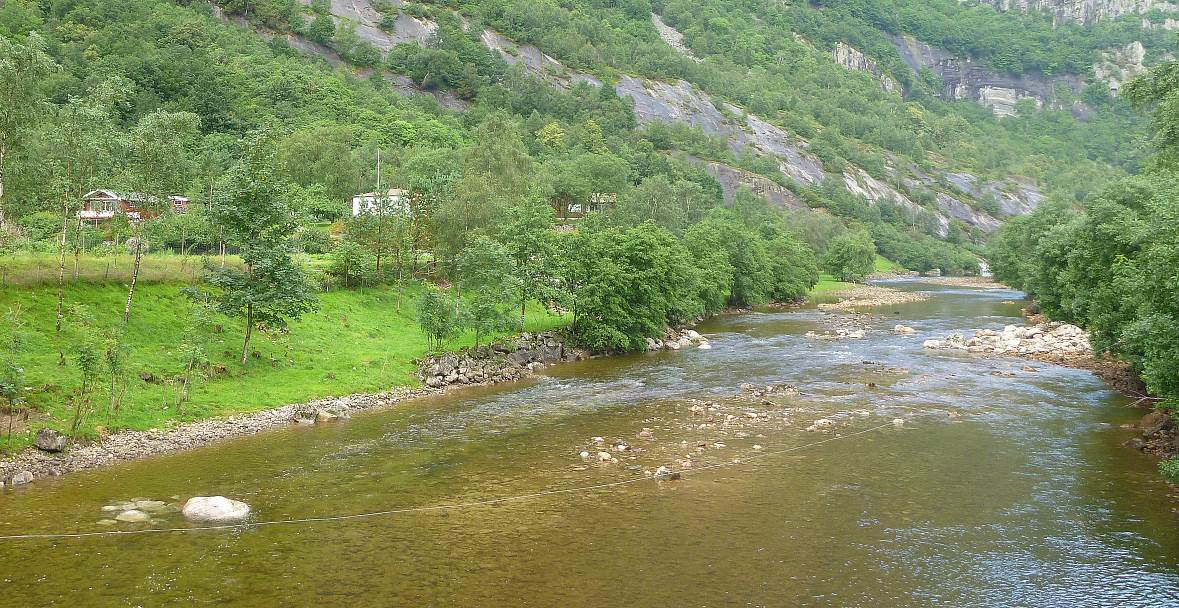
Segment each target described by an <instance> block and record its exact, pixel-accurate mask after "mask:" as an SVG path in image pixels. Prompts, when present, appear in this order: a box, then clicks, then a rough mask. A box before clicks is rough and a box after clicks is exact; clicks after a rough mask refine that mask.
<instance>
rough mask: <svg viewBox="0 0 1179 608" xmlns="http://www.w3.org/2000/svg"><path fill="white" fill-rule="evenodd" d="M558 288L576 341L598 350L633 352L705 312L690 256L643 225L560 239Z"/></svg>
mask: <svg viewBox="0 0 1179 608" xmlns="http://www.w3.org/2000/svg"><path fill="white" fill-rule="evenodd" d="M562 245H563V248H562V256H561V257H562V272H561V277H562V278H561V282H562V287H563V289H565V290H566V291H567V292H568V296H567V297H568V302H569V306H570V307H571V308H572V310H573V323H572V331H573V333H574V337H575V339H576V340H577V341H578V342H579V343H581V344H584V345H586V346H588V347H590V348H594V349H599V350H618V351H628V350H639V349H642V348H644V347H645V344H646V338H655V337H660V336H663V335H664V333H665V332H666V331H667V326H668V325H669V324H675V323H679V322H681V321H684V320H686V319H690V318H694V317H695V316H697V315H699V314H701V313H702V312H704V308H703V304H702V303H701V301H700V300H699V299H698V297H697V294H698V293H699V286H698V284H697V281H698V274H697V272H696V270H695V267H694V265H693V263H692V256H691V254H690V253H689V252H688V251H687V249H685V248H684V246H683V245H682V244H681V243H680V242H679V241H678V240H676V239H675V237H674V236H672V235H671V234H670V233H669V232H667V231H666V230H664V229H663V228H660V227H658V226H656V225H655V224H654V223H652V222H647V223H645V224H642V225H640V226H637V227H634V228H630V229H627V230H623V229H620V228H617V227H609V228H600V227H593V226H581V227H579V229H578V230H577V231H576V232H573V233H570V234H565V235H563V236H562Z"/></svg>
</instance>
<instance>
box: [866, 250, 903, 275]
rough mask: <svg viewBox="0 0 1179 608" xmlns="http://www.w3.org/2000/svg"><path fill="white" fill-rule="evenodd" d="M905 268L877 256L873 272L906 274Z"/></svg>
mask: <svg viewBox="0 0 1179 608" xmlns="http://www.w3.org/2000/svg"><path fill="white" fill-rule="evenodd" d="M904 271H905V267H904V266H901V265H900V264H897V263H896V262H894V261H892V260H890V259H888V258H886V257H884V256H882V255H880V254H876V261H875V262H874V265H873V269H872V272H904Z"/></svg>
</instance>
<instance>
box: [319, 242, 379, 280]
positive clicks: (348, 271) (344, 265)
mask: <svg viewBox="0 0 1179 608" xmlns="http://www.w3.org/2000/svg"><path fill="white" fill-rule="evenodd" d="M327 272H328V274H329V275H331V276H333V277H336V278H338V279H340V280H341V281H343V282H344V287H347V288H351V287H353V286H357V285H364V284H365V283H367V282H368V280H369V279H370V278H371V276H372V266H371V265H370V264H369V256H368V254H366V253H365V251H364V248H363V247H361V246H360V245H359V244H358V243H357V242H356V241H353V240H352V239H344V240H342V241H340V243H339V244H338V245H336V249H335V250H334V251H332V261H331V265H330V266H328V270H327Z"/></svg>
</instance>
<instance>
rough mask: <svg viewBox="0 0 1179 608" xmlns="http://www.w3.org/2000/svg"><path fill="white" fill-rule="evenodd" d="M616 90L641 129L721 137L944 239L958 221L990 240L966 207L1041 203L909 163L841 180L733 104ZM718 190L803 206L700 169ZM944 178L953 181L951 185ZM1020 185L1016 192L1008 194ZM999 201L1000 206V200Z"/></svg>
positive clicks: (695, 94) (649, 89) (990, 225)
mask: <svg viewBox="0 0 1179 608" xmlns="http://www.w3.org/2000/svg"><path fill="white" fill-rule="evenodd" d="M616 90H617V92H618V95H619V96H620V97H624V98H625V97H629V98H630V99H632V100H633V101H634V104H635V116H636V117H637V118H638V120H639V121H640V122H642V123H650V122H669V123H671V122H678V123H683V124H687V125H691V126H694V127H697V128H699V129H700V130H701V131H704V132H705V133H708V134H710V135H715V136H719V137H724V138H725V139H726V141H727V142H728V144H729V147H730V148H731V149H732V150H733V151H734V152H740V151H742V150H747V149H752V150H753V151H756V152H757V153H760V154H762V155H766V156H769V157H771V158H773V159H775V160H776V161H777V162H778V166H779V169H780V170H781V171H782V173H783V174H784V175H786V176H789V177H790V178H792V179H794V180H795V181H796V182H798V183H799V184H800V185H804V186H806V185H818V184H821V183H822V182H823V181H824V180H826V179H828V178H835V179H839V180H840V181H842V182H843V184H844V186H845V187H846V188H847V190H848V191H849V192H851V193H852V194H854V195H856V196H859V197H861V198H863V199H864V200H867V201H869V202H871V203H879V202H882V201H890V202H892V203H895V204H897V205H900V206H901V207H903V208H905V209H907V210H909V211H910V212H912V213H914V214H920V215H925V216H928V217H932V218H933V220H934V222H935V223H936V227H937V231H938V232H939V233H940V234H942V235H943V236H945V235H947V234H949V228H950V222H951V220H958V221H961V222H963V223H965V224H966V225H968V226H973V227H975V228H977V229H979V230H980V231H983V232H992V231H994V230H995V229H997V228H998V226H999V220H998V219H996V218H995V217H994V216H992V215H990V214H988V213H986V212H984V211H981V210H979V209H977V208H975V207H973V206H971V205H970V204H968V203H967V202H965V201H966V200H981V199H984V198H987V197H989V196H992V192H994V193H998V194H995V195H993V196H995V198H996V199H997V201H998V202H999V205H1000V207H1001V208H1003V209H1005V210H1009V211H1011V212H1012V213H1010V214H1011V215H1016V214H1019V213H1026V212H1027V211H1029V210H1031V209H1032V208H1034V207H1035V206H1036V204H1038V203H1039V202H1040V200H1041V199H1042V198H1043V195H1042V194H1041V193H1040V191H1039V190H1038V189H1036V188H1035V186H1034V185H1031V184H1024V183H1023V182H1016V181H1015V180H1009V181H1010V183H1000V182H986V183H980V182H981V180H979V179H978V178H977V177H975V176H973V175H970V174H967V173H954V174H946V175H940V174H939V175H928V174H927V173H925V172H923V171H921V170H919V169H918V168H917V167H915V166H910V165H909V164H908V163H901V162H897V160H896V159H893V160H892V161H891V163H890V164H889V165H888V166H887V167H886V171H887V173H888V174H889V178H888V179H887V180H886V179H881V178H878V177H874V176H872V175H870V174H869V173H868V172H867V171H865V170H863V169H862V168H860V167H854V166H853V167H849V168H848V169H847V170H846V171H845V172H844V173H843V174H842V175H838V176H832V175H829V174H828V173H827V172H826V170H825V169H824V168H823V164H822V162H820V161H819V159H818V158H816V157H815V156H814V155H813V154H811V153H810V152H809V151H808V150H807V148H808V143H807V142H806V140H803V139H801V138H798V137H794V136H792V135H790V134H788V133H786V132H785V131H784V130H782V129H781V128H779V127H777V126H775V125H773V124H770V123H769V122H767V121H765V120H763V119H761V118H760V117H758V116H756V115H754V114H749V113H747V112H745V111H744V110H742V109H741V108H738V107H736V106H733V105H730V104H723V106H722V107H723V108H724V111H721V109H718V107H717V105H716V104H715V103H714V101H713V100H712V98H711V97H710V96H708V95H707V94H706V93H704V92H702V91H700V90H698V89H696V88H695V87H694V86H692V84H691V83H688V82H686V81H682V80H680V81H676V82H674V83H668V82H659V81H651V80H644V79H641V78H635V77H631V76H623V77H622V78H621V79H619V81H618V84H617V86H616ZM698 162H701V163H703V166H704V168H705V170H707V171H708V172H709V174H710V175H712V176H713V177H714V178H716V179H717V181H719V182H720V183H721V186H722V188H723V189H724V191H725V196H726V199H727V200H731V198H732V196H733V194H734V193H735V192H736V191H737V189H738V188H740V187H742V186H744V187H748V188H750V189H751V190H754V191H755V192H760V193H761V194H762V195H763V196H766V197H767V198H769V199H770V200H771V201H772V202H775V203H777V204H779V205H783V206H796V205H801V201H798V199H797V197H795V196H794V195H793V193H791V192H790V191H789V190H786V189H785V188H782V187H781V186H778V185H777V184H775V183H773V182H772V181H771V180H768V179H766V178H764V177H762V176H758V175H755V174H751V173H748V172H746V171H742V170H740V169H736V168H733V167H730V166H728V165H724V164H721V163H715V162H706V161H698ZM949 175H954V176H957V177H955V178H954V179H951V178H950V177H949ZM955 179H957V180H958V181H959V182H962V183H964V184H970V186H971V187H970V188H968V189H967V191H959V192H957V193H956V194H957V196H955V195H954V194H951V193H950V192H946V191H944V190H947V189H952V190H957V188H956V187H955V186H953V184H954V183H955V182H954V180H955ZM1013 184H1019V187H1015V186H1013ZM918 192H928V193H930V194H932V195H933V196H931V197H929V198H932V199H933V200H934V203H933V204H931V205H930V206H928V207H927V206H924V205H922V204H920V203H918V202H916V201H914V200H913V196H914V193H918ZM1001 197H1002V198H1001ZM1003 205H1006V207H1003Z"/></svg>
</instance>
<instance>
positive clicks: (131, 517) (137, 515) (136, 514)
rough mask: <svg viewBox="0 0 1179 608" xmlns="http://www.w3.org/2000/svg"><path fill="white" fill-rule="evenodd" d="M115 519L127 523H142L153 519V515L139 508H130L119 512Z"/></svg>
mask: <svg viewBox="0 0 1179 608" xmlns="http://www.w3.org/2000/svg"><path fill="white" fill-rule="evenodd" d="M115 521H121V522H123V523H125V524H141V523H145V522H148V521H151V515H148V514H147V513H144V512H143V511H139V510H137V509H130V510H128V511H123V512H122V513H119V514H118V515H117V516H116V517H115Z"/></svg>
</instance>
